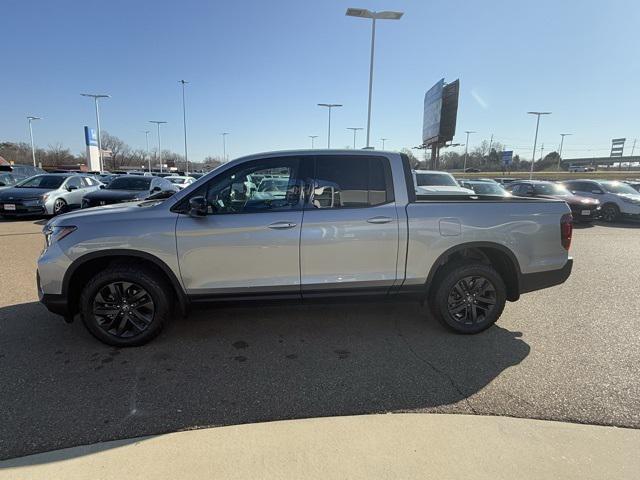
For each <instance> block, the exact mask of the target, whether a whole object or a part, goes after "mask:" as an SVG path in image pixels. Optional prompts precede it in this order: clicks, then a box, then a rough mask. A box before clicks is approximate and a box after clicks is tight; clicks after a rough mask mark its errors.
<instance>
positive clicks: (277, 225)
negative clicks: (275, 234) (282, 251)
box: [268, 222, 297, 230]
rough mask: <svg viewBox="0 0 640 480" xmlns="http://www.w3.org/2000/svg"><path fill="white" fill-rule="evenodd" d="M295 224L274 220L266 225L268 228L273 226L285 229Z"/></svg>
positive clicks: (275, 228) (277, 228)
mask: <svg viewBox="0 0 640 480" xmlns="http://www.w3.org/2000/svg"><path fill="white" fill-rule="evenodd" d="M296 225H297V224H296V223H292V222H275V223H272V224H271V225H268V227H269V228H273V229H274V230H286V229H287V228H293V227H295V226H296Z"/></svg>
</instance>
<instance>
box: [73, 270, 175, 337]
mask: <svg viewBox="0 0 640 480" xmlns="http://www.w3.org/2000/svg"><path fill="white" fill-rule="evenodd" d="M170 293H171V292H170V289H169V287H168V286H167V285H166V284H165V282H164V281H162V279H160V278H158V276H157V275H156V274H154V272H152V271H149V270H148V269H146V268H144V267H142V266H139V267H136V266H135V264H134V265H131V266H124V265H121V266H114V267H110V268H107V269H106V270H103V271H101V272H99V273H98V274H97V275H96V276H95V277H93V278H92V279H91V280H90V281H89V282H88V283H87V285H86V286H85V288H84V290H83V291H82V296H81V298H80V307H81V312H82V319H83V321H84V324H85V326H86V327H87V329H88V330H89V332H91V333H92V334H93V336H95V337H96V338H97V339H98V340H100V341H102V342H104V343H106V344H108V345H113V346H115V347H133V346H138V345H143V344H145V343H147V342H148V341H150V340H151V339H153V338H154V337H156V336H157V335H158V334H159V333H160V331H161V330H162V327H163V326H164V324H165V323H166V322H167V320H168V318H169V315H170V305H169V299H170V298H171V295H170Z"/></svg>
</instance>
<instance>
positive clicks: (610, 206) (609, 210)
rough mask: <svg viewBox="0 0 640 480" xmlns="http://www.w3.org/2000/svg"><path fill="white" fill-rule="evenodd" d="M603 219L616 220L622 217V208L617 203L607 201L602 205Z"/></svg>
mask: <svg viewBox="0 0 640 480" xmlns="http://www.w3.org/2000/svg"><path fill="white" fill-rule="evenodd" d="M601 215H602V220H604V221H605V222H615V221H616V220H617V219H618V218H620V209H619V208H618V206H617V205H616V204H615V203H605V204H604V205H603V206H602V213H601Z"/></svg>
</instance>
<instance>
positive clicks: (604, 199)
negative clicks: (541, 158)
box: [563, 180, 640, 222]
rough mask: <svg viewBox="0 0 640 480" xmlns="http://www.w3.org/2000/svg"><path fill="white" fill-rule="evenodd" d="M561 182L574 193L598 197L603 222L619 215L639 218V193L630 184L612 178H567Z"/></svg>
mask: <svg viewBox="0 0 640 480" xmlns="http://www.w3.org/2000/svg"><path fill="white" fill-rule="evenodd" d="M563 183H564V186H565V187H567V189H568V190H570V191H571V192H572V193H574V194H575V195H580V196H581V197H590V198H596V199H598V200H599V201H600V205H602V219H603V220H604V221H605V222H613V221H615V220H618V219H620V218H621V217H628V218H636V219H640V193H638V192H637V191H636V190H635V189H634V188H633V187H632V186H631V185H628V184H626V183H624V182H617V181H613V180H567V181H566V182H563Z"/></svg>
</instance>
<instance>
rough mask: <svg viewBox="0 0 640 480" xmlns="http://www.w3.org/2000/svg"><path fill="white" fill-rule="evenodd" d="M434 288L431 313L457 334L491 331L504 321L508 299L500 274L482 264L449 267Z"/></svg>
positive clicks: (436, 281)
mask: <svg viewBox="0 0 640 480" xmlns="http://www.w3.org/2000/svg"><path fill="white" fill-rule="evenodd" d="M465 285H466V288H465ZM433 286H434V289H433V291H432V294H431V296H430V297H431V301H430V303H431V311H432V312H433V314H434V316H435V317H436V318H437V319H438V321H439V322H440V323H442V324H443V325H445V326H446V327H448V328H450V329H451V330H453V331H455V332H457V333H463V334H473V333H479V332H482V331H483V330H486V329H487V328H489V327H490V326H491V325H493V324H494V323H496V320H498V318H500V315H501V314H502V311H503V310H504V304H505V302H506V299H507V293H506V287H505V285H504V281H503V280H502V277H501V276H500V274H499V273H498V272H496V271H495V270H494V269H493V268H492V267H490V266H488V265H485V264H482V263H471V264H469V263H466V262H464V263H462V262H461V263H454V264H451V265H450V266H446V267H445V268H444V270H443V271H442V272H441V273H439V274H438V275H437V276H436V278H435V279H434V282H433ZM474 302H475V303H474ZM474 312H475V313H474Z"/></svg>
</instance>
